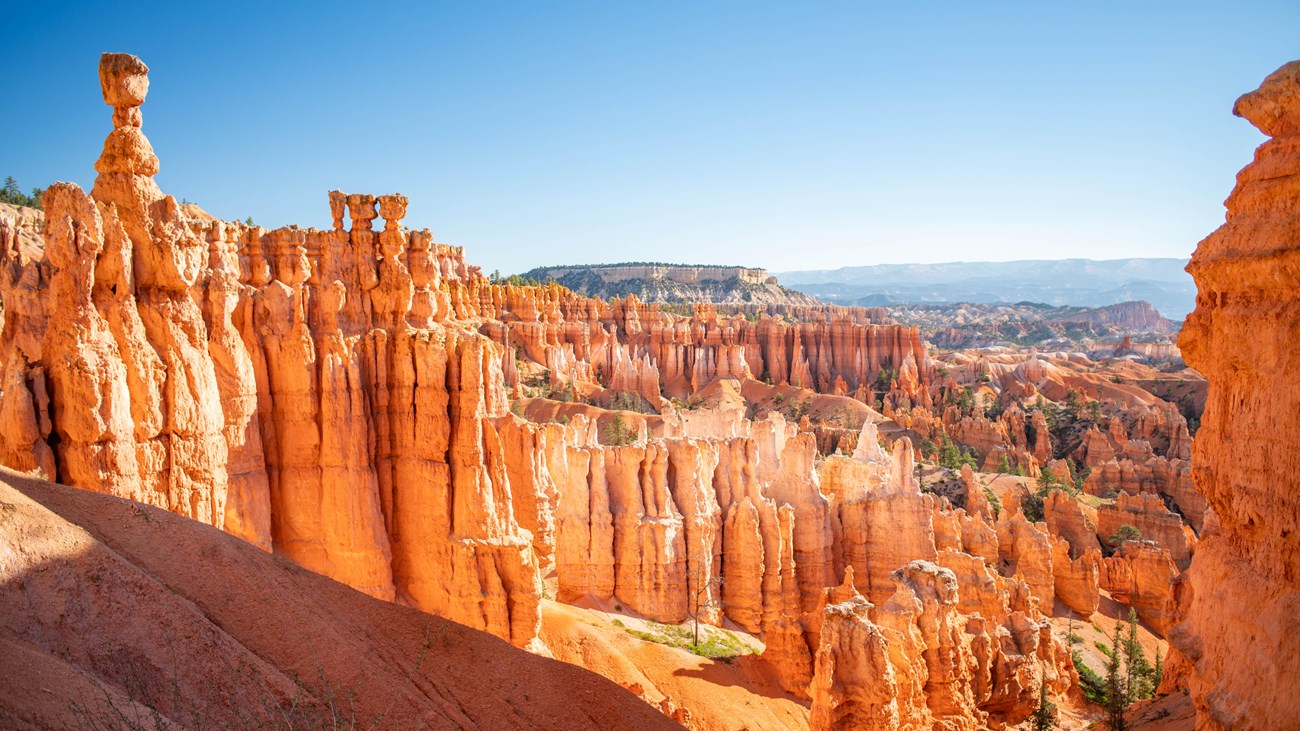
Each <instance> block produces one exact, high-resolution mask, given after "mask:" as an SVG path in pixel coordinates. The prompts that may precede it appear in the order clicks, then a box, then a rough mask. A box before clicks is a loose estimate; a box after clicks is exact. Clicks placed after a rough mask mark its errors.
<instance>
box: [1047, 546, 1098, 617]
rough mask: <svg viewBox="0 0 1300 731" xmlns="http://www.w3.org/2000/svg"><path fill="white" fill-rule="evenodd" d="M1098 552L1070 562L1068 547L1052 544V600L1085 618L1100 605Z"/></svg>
mask: <svg viewBox="0 0 1300 731" xmlns="http://www.w3.org/2000/svg"><path fill="white" fill-rule="evenodd" d="M1100 563H1101V551H1100V550H1098V549H1096V548H1089V549H1088V550H1087V551H1085V552H1084V553H1083V555H1081V556H1079V557H1078V558H1070V544H1068V543H1066V542H1065V541H1063V540H1061V541H1056V542H1055V543H1053V544H1052V578H1053V582H1054V583H1053V586H1054V588H1055V591H1056V598H1057V599H1060V600H1061V603H1062V604H1064V605H1065V606H1067V607H1069V608H1070V609H1072V610H1074V611H1076V612H1078V613H1079V614H1081V615H1083V616H1084V617H1085V618H1086V617H1089V616H1091V615H1092V613H1093V612H1095V611H1097V607H1098V606H1099V605H1100V603H1101V594H1100V593H1099V592H1098V589H1099V588H1100V587H1101V575H1100V571H1101V568H1100Z"/></svg>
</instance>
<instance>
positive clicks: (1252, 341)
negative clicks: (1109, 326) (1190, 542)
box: [1174, 62, 1300, 729]
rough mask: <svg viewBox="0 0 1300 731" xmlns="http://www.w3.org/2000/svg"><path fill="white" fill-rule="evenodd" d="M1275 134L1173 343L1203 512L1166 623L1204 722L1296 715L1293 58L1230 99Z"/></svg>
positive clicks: (1289, 722) (1201, 256)
mask: <svg viewBox="0 0 1300 731" xmlns="http://www.w3.org/2000/svg"><path fill="white" fill-rule="evenodd" d="M1234 112H1235V113H1236V114H1238V115H1240V116H1243V117H1245V118H1246V119H1247V120H1248V121H1250V122H1251V123H1252V124H1253V125H1255V126H1256V127H1257V128H1259V129H1260V131H1262V132H1263V133H1264V134H1266V135H1268V136H1269V137H1270V138H1271V139H1269V140H1267V141H1265V142H1264V144H1262V145H1261V146H1260V147H1259V149H1258V150H1256V152H1255V160H1254V162H1253V163H1251V164H1250V165H1249V166H1247V167H1246V168H1245V169H1244V170H1242V171H1241V172H1240V173H1239V174H1238V176H1237V187H1236V188H1235V189H1234V190H1233V192H1232V195H1230V196H1229V197H1228V200H1227V208H1228V214H1227V222H1226V223H1225V224H1224V225H1223V226H1222V227H1221V228H1219V229H1218V230H1217V231H1215V232H1214V233H1213V234H1211V235H1210V236H1209V237H1208V238H1206V239H1205V240H1204V241H1202V242H1201V243H1200V244H1199V245H1198V246H1197V248H1196V253H1195V254H1194V255H1193V256H1192V261H1191V264H1189V265H1188V271H1189V272H1191V274H1192V276H1193V277H1194V278H1195V279H1196V284H1197V289H1198V294H1197V298H1196V311H1195V312H1193V313H1192V314H1191V315H1190V316H1189V317H1188V319H1187V322H1186V324H1185V325H1184V327H1183V331H1182V334H1181V336H1180V338H1179V346H1180V347H1181V348H1182V350H1183V354H1184V357H1185V358H1186V359H1187V362H1188V364H1189V365H1191V366H1193V367H1195V368H1196V369H1198V370H1199V371H1201V372H1202V373H1204V374H1205V376H1206V377H1207V378H1208V379H1209V384H1210V386H1209V397H1208V400H1207V404H1206V408H1205V413H1204V415H1203V417H1202V420H1201V427H1200V430H1199V431H1198V432H1197V434H1196V440H1195V443H1194V445H1193V450H1192V451H1193V462H1194V464H1195V469H1194V474H1193V479H1194V481H1195V484H1196V489H1197V491H1199V492H1200V493H1201V494H1202V495H1203V496H1204V497H1205V499H1206V501H1207V503H1208V504H1209V508H1210V510H1211V511H1212V513H1213V514H1214V515H1216V516H1217V521H1216V520H1211V519H1209V518H1207V520H1206V527H1205V530H1204V532H1203V534H1202V540H1201V542H1200V543H1199V544H1198V545H1197V548H1196V555H1195V557H1194V559H1193V560H1192V566H1191V570H1190V571H1189V572H1188V576H1187V579H1186V581H1185V584H1186V585H1187V586H1186V590H1187V592H1189V597H1188V602H1187V605H1186V614H1185V619H1184V620H1183V622H1182V624H1180V625H1179V628H1178V630H1177V631H1176V632H1175V633H1174V642H1175V645H1176V646H1177V647H1178V649H1179V650H1180V651H1181V652H1182V653H1183V654H1184V655H1185V656H1186V657H1187V658H1188V660H1189V661H1190V662H1191V664H1192V672H1191V676H1190V688H1191V695H1192V700H1193V702H1194V703H1195V705H1196V710H1197V726H1198V727H1199V728H1212V729H1226V728H1266V727H1283V726H1295V725H1297V724H1298V723H1300V693H1298V692H1297V689H1298V687H1297V682H1298V681H1297V678H1300V652H1296V651H1295V638H1296V637H1298V636H1300V619H1298V618H1297V617H1298V615H1297V612H1296V611H1295V607H1296V606H1297V605H1298V604H1300V588H1298V587H1300V583H1298V581H1297V577H1300V495H1298V494H1297V493H1296V491H1295V490H1294V489H1291V488H1290V487H1289V486H1291V485H1294V483H1295V474H1296V471H1297V455H1298V454H1300V389H1297V388H1296V387H1295V373H1296V372H1297V370H1300V361H1297V357H1300V354H1298V353H1297V350H1296V348H1295V341H1296V327H1295V324H1296V322H1297V321H1300V296H1298V294H1297V293H1300V245H1298V243H1297V242H1300V229H1298V228H1297V224H1298V222H1300V62H1292V63H1290V64H1287V65H1286V66H1283V67H1282V68H1281V69H1279V70H1278V71H1277V72H1275V73H1273V74H1272V75H1270V76H1269V77H1268V78H1267V79H1265V80H1264V83H1263V84H1262V85H1261V86H1260V87H1259V89H1257V90H1255V91H1253V92H1251V93H1249V94H1246V95H1245V96H1243V97H1241V98H1240V99H1239V100H1237V104H1236V106H1235V108H1234Z"/></svg>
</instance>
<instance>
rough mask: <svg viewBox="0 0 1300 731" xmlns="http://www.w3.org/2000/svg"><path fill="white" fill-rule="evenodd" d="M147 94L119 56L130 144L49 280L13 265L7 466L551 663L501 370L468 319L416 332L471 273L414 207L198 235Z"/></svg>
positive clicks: (111, 65)
mask: <svg viewBox="0 0 1300 731" xmlns="http://www.w3.org/2000/svg"><path fill="white" fill-rule="evenodd" d="M146 72H147V69H146V68H145V66H144V64H143V63H140V61H139V59H135V58H134V57H130V56H125V55H121V54H106V55H105V56H104V58H103V60H102V62H101V82H102V87H103V91H104V99H105V101H106V102H107V103H108V104H110V105H111V106H113V107H114V124H115V127H116V128H115V130H114V132H113V133H112V134H111V135H110V137H109V140H108V142H106V144H105V150H104V154H103V156H101V158H100V161H99V163H98V164H97V165H96V169H97V170H98V171H99V173H100V174H99V177H98V178H97V180H96V182H95V188H94V191H93V192H92V194H91V195H90V196H87V195H85V194H84V193H83V192H82V191H81V190H80V189H78V188H77V187H76V186H74V185H70V184H64V183H60V184H55V185H53V186H51V187H50V189H49V190H48V191H47V192H46V194H45V197H44V200H43V203H44V205H45V207H46V216H45V222H44V226H45V228H44V232H43V233H44V245H45V252H44V257H43V259H41V260H35V261H33V260H31V259H29V258H28V257H26V256H24V255H23V254H22V252H19V251H17V250H16V248H17V247H14V246H7V247H6V250H5V255H6V256H5V263H4V266H5V277H4V282H3V289H0V296H3V298H4V303H5V314H6V317H5V322H4V330H3V334H2V335H0V339H2V340H3V342H4V344H5V348H6V353H7V357H6V360H5V363H4V365H3V368H4V371H3V382H4V384H5V387H4V392H3V396H0V405H2V406H3V409H4V411H5V414H6V418H7V419H8V420H9V421H8V422H7V423H9V424H12V427H6V430H5V432H6V436H5V438H4V440H3V453H2V454H0V456H3V458H4V460H5V463H6V464H8V465H10V466H13V467H15V468H19V469H25V470H33V471H38V472H39V473H41V474H43V475H45V476H47V477H50V478H54V479H59V480H61V481H63V482H66V483H68V484H72V485H75V486H78V487H84V488H87V489H92V490H98V491H104V492H109V493H112V494H116V495H119V496H122V497H129V498H133V499H136V500H139V501H141V502H145V503H149V504H152V505H157V506H159V507H163V508H166V509H169V510H172V511H173V512H177V513H180V514H182V515H186V516H188V517H191V518H194V519H196V520H200V521H202V522H205V523H208V524H211V525H214V526H217V527H223V528H226V529H228V530H230V531H231V532H233V533H235V534H237V535H240V536H241V537H244V538H247V539H248V540H250V541H252V542H254V543H256V544H258V545H261V546H263V547H264V548H271V549H273V550H274V551H276V552H277V553H283V554H285V555H287V556H288V557H290V558H292V559H293V560H294V561H296V562H298V563H300V564H302V565H303V566H306V567H308V568H310V569H312V570H314V571H318V572H320V573H323V574H325V575H327V576H331V577H333V578H336V579H338V580H340V581H343V582H344V583H347V584H350V585H352V586H354V587H356V588H358V589H361V590H362V591H365V592H367V593H369V594H372V595H374V596H377V597H380V598H385V599H395V598H396V599H401V600H403V601H407V602H410V603H412V604H414V605H416V606H418V607H420V608H422V609H425V610H428V611H434V612H439V613H442V614H445V615H446V616H450V617H452V618H455V619H458V620H460V621H463V622H465V623H466V624H468V625H470V626H473V627H475V628H479V629H487V630H489V631H492V632H494V633H496V634H498V635H501V636H503V637H506V638H508V639H510V640H512V641H514V642H515V643H517V644H520V645H523V644H527V643H528V642H530V641H531V640H532V639H533V638H534V637H535V636H536V631H537V623H538V615H537V609H536V607H537V599H538V596H539V593H540V588H539V583H538V573H537V569H536V567H535V566H534V562H535V558H534V553H533V550H532V543H533V537H532V535H531V534H530V533H529V531H527V530H525V529H524V528H523V527H521V526H520V524H519V522H518V521H517V520H516V518H515V515H514V512H515V506H514V504H513V500H514V497H513V495H512V493H511V490H510V484H509V478H508V476H507V469H506V458H505V455H504V454H503V448H502V443H501V438H500V436H499V434H498V431H497V429H496V427H495V426H494V420H495V419H499V418H501V417H502V415H504V414H505V413H506V411H507V402H506V394H505V391H504V385H503V380H502V374H501V362H502V358H501V351H500V349H499V347H498V346H497V345H495V344H494V343H492V342H491V341H490V340H488V339H487V338H484V337H482V336H480V335H478V334H477V333H475V332H473V331H472V330H468V329H463V328H455V327H448V326H445V325H443V324H441V323H439V322H437V321H435V318H436V317H437V315H438V314H439V313H445V312H447V311H448V309H449V308H448V307H447V306H446V305H442V304H438V303H436V302H435V303H433V304H430V303H429V302H426V303H425V304H426V305H427V307H426V311H425V312H423V313H422V314H423V316H424V320H423V321H422V322H421V325H422V327H421V328H419V329H417V328H414V327H412V326H410V325H409V324H408V323H407V322H405V318H406V316H407V314H408V313H410V312H411V311H412V310H413V308H414V307H415V300H418V299H419V297H416V296H415V294H419V293H420V292H421V291H423V292H424V293H425V294H429V293H428V288H429V287H431V286H437V284H438V282H439V281H440V280H441V279H442V278H454V277H459V276H462V275H465V276H468V275H469V274H470V272H468V271H466V269H465V267H464V264H463V260H462V259H460V258H459V252H458V251H456V250H453V249H451V248H450V247H434V246H431V245H430V244H429V241H430V240H431V236H430V235H428V234H427V232H410V231H407V230H405V229H402V228H401V227H400V217H401V215H402V214H403V213H404V212H405V205H404V204H405V199H403V198H401V197H400V196H397V197H381V199H380V201H379V210H378V211H377V210H376V208H375V205H376V204H375V201H374V200H373V199H372V198H370V197H368V196H349V197H347V198H346V202H347V203H348V204H349V206H350V213H351V216H352V222H353V226H352V229H351V230H350V231H345V230H343V229H342V227H341V225H340V226H339V227H338V228H336V230H334V231H315V230H303V229H298V228H295V227H290V228H285V229H278V230H275V231H263V230H262V229H260V228H251V227H245V226H241V225H239V224H226V223H223V222H220V221H215V220H211V219H194V218H186V217H185V216H184V215H183V214H182V212H181V210H180V208H179V207H178V205H177V204H176V202H175V200H174V199H172V198H170V197H167V196H164V195H163V194H162V193H161V191H159V190H158V188H157V185H156V184H155V183H154V181H153V177H152V175H153V173H154V172H156V171H157V160H156V158H155V157H153V153H152V150H151V149H150V148H149V145H148V141H147V140H146V139H145V138H144V136H143V134H142V133H141V131H140V124H141V114H140V108H139V107H140V104H142V103H143V102H144V99H145V94H146V92H147V90H148V79H147V77H146V76H145V73H146ZM342 198H343V197H342V196H338V197H336V196H331V206H332V208H333V207H335V201H336V199H342ZM377 214H383V215H385V216H387V219H386V222H385V230H384V231H382V232H378V233H376V232H374V231H373V230H372V221H373V219H374V218H375V217H376V215H377ZM338 218H339V217H337V216H336V219H338ZM338 222H339V223H340V224H341V219H339V220H338ZM407 262H409V264H410V266H409V267H408V264H407ZM411 269H414V270H415V271H416V272H417V274H418V275H419V276H418V277H415V278H413V277H412V276H411V275H410V274H409V272H410V270H411ZM416 281H418V283H419V284H420V286H421V287H422V288H424V289H423V290H421V289H419V288H417V287H416V286H415V282H416ZM413 293H414V294H413ZM430 297H431V298H432V299H434V300H437V299H438V297H436V296H432V295H430ZM442 298H444V299H445V295H442ZM426 299H428V298H426ZM417 314H421V313H419V312H417ZM527 488H528V489H529V490H532V491H536V490H537V489H538V488H537V487H536V486H535V485H531V484H530V485H528V486H527ZM520 501H521V505H522V506H523V507H529V505H527V501H525V500H524V499H523V498H520Z"/></svg>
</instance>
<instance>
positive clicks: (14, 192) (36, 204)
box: [0, 175, 45, 210]
mask: <svg viewBox="0 0 1300 731" xmlns="http://www.w3.org/2000/svg"><path fill="white" fill-rule="evenodd" d="M44 192H45V191H43V190H41V189H40V188H32V194H31V195H23V191H22V188H19V187H18V181H17V180H15V179H14V176H12V175H10V176H8V177H6V178H5V183H4V187H2V188H0V203H9V204H11V205H15V206H27V207H28V208H35V209H37V210H43V209H42V208H41V194H42V193H44Z"/></svg>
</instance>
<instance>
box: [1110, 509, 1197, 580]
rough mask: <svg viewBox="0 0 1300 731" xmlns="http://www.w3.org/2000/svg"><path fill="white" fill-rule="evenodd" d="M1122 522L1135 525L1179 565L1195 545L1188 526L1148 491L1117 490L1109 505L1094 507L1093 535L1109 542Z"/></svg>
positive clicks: (1188, 556) (1145, 537) (1190, 556)
mask: <svg viewBox="0 0 1300 731" xmlns="http://www.w3.org/2000/svg"><path fill="white" fill-rule="evenodd" d="M1122 525H1131V526H1133V527H1134V528H1137V529H1138V532H1139V533H1140V534H1141V537H1142V539H1143V540H1148V541H1154V542H1155V543H1156V544H1157V545H1159V546H1160V547H1161V548H1164V549H1166V550H1168V551H1169V555H1170V557H1171V558H1173V560H1174V562H1175V563H1177V564H1178V565H1179V566H1183V567H1186V566H1187V564H1188V562H1190V561H1191V560H1192V549H1193V548H1194V547H1195V546H1196V535H1195V534H1194V533H1192V529H1191V528H1188V527H1187V526H1185V525H1183V521H1182V520H1181V519H1179V517H1178V515H1177V514H1176V513H1172V512H1170V511H1169V509H1168V508H1166V507H1165V504H1164V501H1162V500H1161V499H1160V498H1159V497H1158V496H1156V495H1153V494H1151V493H1142V494H1140V495H1129V494H1128V493H1120V495H1119V497H1118V498H1116V500H1115V502H1114V503H1113V504H1111V505H1103V506H1101V507H1100V508H1098V509H1097V537H1098V538H1100V539H1102V540H1103V541H1106V542H1107V543H1108V544H1109V543H1110V537H1111V536H1113V535H1115V532H1116V531H1117V530H1119V527H1120V526H1122Z"/></svg>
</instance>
